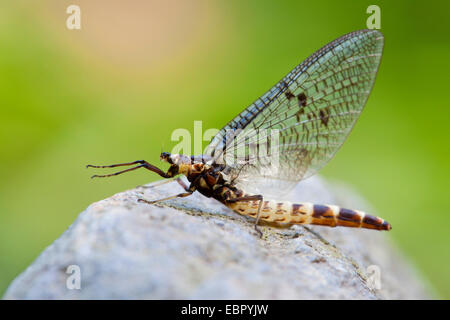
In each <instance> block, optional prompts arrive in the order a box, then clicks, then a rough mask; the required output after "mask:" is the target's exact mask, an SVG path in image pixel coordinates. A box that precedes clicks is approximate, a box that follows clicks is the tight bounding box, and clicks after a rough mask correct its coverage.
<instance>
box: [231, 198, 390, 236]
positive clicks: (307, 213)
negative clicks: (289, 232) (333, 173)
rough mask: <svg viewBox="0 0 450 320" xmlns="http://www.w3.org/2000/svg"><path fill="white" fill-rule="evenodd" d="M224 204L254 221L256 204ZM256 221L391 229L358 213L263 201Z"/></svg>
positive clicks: (381, 221)
mask: <svg viewBox="0 0 450 320" xmlns="http://www.w3.org/2000/svg"><path fill="white" fill-rule="evenodd" d="M226 205H227V206H228V207H229V208H231V209H232V210H234V211H235V212H237V213H239V214H242V215H248V216H251V217H253V218H256V215H257V212H258V206H259V201H248V202H235V203H228V204H226ZM260 219H261V220H264V221H268V222H281V223H292V224H315V225H323V226H329V227H337V226H342V227H352V228H367V229H376V230H391V228H392V227H391V225H390V224H389V223H388V222H386V221H384V220H383V219H381V218H379V217H375V216H371V215H368V214H365V213H364V212H362V211H358V210H351V209H345V208H340V207H338V206H335V205H320V204H312V203H307V202H305V203H291V202H287V201H286V202H277V201H274V200H269V201H263V204H262V207H261V215H260Z"/></svg>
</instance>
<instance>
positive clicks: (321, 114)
mask: <svg viewBox="0 0 450 320" xmlns="http://www.w3.org/2000/svg"><path fill="white" fill-rule="evenodd" d="M383 44H384V38H383V35H382V33H381V32H379V31H377V30H359V31H355V32H351V33H349V34H346V35H344V36H342V37H340V38H338V39H336V40H334V41H332V42H331V43H329V44H327V45H326V46H324V47H323V48H321V49H320V50H318V51H317V52H315V53H314V54H312V55H311V56H310V57H308V58H307V59H306V60H305V61H304V62H303V63H301V64H300V65H298V66H297V67H296V68H294V69H293V70H292V71H291V72H290V73H289V74H288V75H286V76H285V77H284V78H283V79H282V80H281V81H279V82H278V83H277V84H276V85H275V86H273V87H272V88H271V89H270V90H269V91H268V92H266V93H265V94H264V95H262V96H261V97H260V98H259V99H258V100H256V101H255V102H254V103H253V104H251V105H250V106H249V107H248V108H246V109H245V110H243V111H242V112H241V113H240V114H239V115H237V116H236V117H235V118H234V119H232V120H231V121H230V122H229V123H228V124H227V125H226V126H225V127H223V128H222V129H221V130H220V131H219V132H218V133H217V135H216V136H215V137H214V138H213V139H212V140H211V142H210V144H209V145H208V147H207V148H206V149H205V152H204V154H203V155H201V156H186V155H181V154H170V153H168V152H163V153H161V155H160V160H162V161H165V162H168V163H169V164H170V168H169V169H168V171H167V172H164V171H162V170H161V169H159V168H157V167H155V166H153V165H151V164H150V163H148V162H147V161H145V160H139V161H133V162H128V163H120V164H113V165H108V166H93V165H88V166H87V167H93V168H114V167H120V166H132V165H135V166H133V167H131V168H128V169H126V170H122V171H119V172H116V173H112V174H107V175H94V176H93V178H94V177H110V176H115V175H118V174H122V173H125V172H129V171H132V170H136V169H139V168H145V169H148V170H150V171H153V172H155V173H157V174H158V175H160V176H161V177H163V178H175V177H176V176H178V175H185V176H186V177H187V179H188V181H189V182H190V185H189V186H188V185H186V184H185V183H184V182H183V180H181V179H180V178H177V179H175V180H176V181H177V182H178V183H179V184H180V185H181V186H182V187H183V188H184V190H185V192H183V193H180V194H177V195H174V196H171V197H168V198H164V199H159V200H155V201H148V200H145V199H139V201H141V202H145V203H148V204H153V203H156V202H159V201H165V200H169V199H174V198H182V197H187V196H189V195H191V194H192V193H193V192H195V191H198V192H200V193H201V194H203V195H204V196H206V197H212V198H214V199H216V200H218V201H220V202H221V203H223V204H224V205H226V206H227V207H229V208H231V209H232V210H233V211H235V212H237V213H239V214H241V215H248V216H250V217H253V218H255V229H256V230H257V231H258V232H259V233H260V235H262V233H261V231H260V230H259V229H258V227H257V225H258V222H259V221H260V220H264V221H267V222H280V223H288V224H314V225H322V226H329V227H336V226H343V227H356V228H367V229H376V230H390V229H391V225H390V224H389V223H388V222H386V221H384V220H383V219H381V218H379V217H375V216H371V215H368V214H365V213H364V212H362V211H358V210H351V209H345V208H340V207H338V206H335V205H322V204H312V203H290V202H283V201H277V200H268V199H266V197H267V196H268V195H269V194H273V191H274V190H275V191H276V192H278V193H280V192H287V191H289V190H291V189H292V188H293V187H294V186H295V185H296V184H297V183H298V182H299V181H300V180H302V179H305V178H307V177H310V176H311V175H313V174H315V173H316V172H317V171H318V170H320V169H321V168H322V167H323V166H324V165H325V164H326V163H327V162H328V161H329V160H330V159H331V158H332V157H333V156H334V154H335V153H336V152H337V150H338V149H339V147H340V146H341V145H342V144H343V142H344V141H345V139H346V138H347V136H348V134H349V133H350V131H351V130H352V128H353V126H354V124H355V122H356V120H357V119H358V117H359V115H360V113H361V111H362V109H363V107H364V105H365V104H366V101H367V99H368V96H369V94H370V92H371V89H372V87H373V84H374V82H375V78H376V74H377V71H378V67H379V64H380V61H381V56H382V52H383ZM276 192H275V194H276Z"/></svg>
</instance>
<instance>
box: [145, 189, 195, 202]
mask: <svg viewBox="0 0 450 320" xmlns="http://www.w3.org/2000/svg"><path fill="white" fill-rule="evenodd" d="M193 192H194V191H188V192H183V193H180V194H177V195H175V196H171V197H167V198H163V199H158V200H153V201H148V200H145V199H138V202H145V203H148V204H153V203H156V202H161V201H166V200H170V199H175V198H184V197H188V196H190V195H191V194H192V193H193Z"/></svg>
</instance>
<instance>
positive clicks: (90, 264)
mask: <svg viewBox="0 0 450 320" xmlns="http://www.w3.org/2000/svg"><path fill="white" fill-rule="evenodd" d="M334 189H336V190H334ZM334 189H333V188H332V187H331V186H330V185H328V184H326V183H325V182H324V181H323V180H321V179H320V178H318V177H315V178H310V179H308V180H306V181H304V182H302V183H301V184H299V185H298V186H297V188H296V189H295V190H294V191H293V193H292V194H290V195H286V198H291V199H295V200H296V201H297V202H299V201H310V202H316V203H330V204H338V205H341V206H344V207H345V206H346V207H350V208H355V209H362V210H366V211H368V212H373V211H371V210H370V208H368V206H367V204H365V203H364V202H363V201H362V200H361V199H359V198H358V197H357V196H355V194H354V193H352V192H348V191H345V192H344V191H343V190H346V189H345V188H343V187H342V186H340V187H339V188H334ZM333 190H334V191H333ZM337 190H339V192H337ZM179 192H182V189H181V187H180V186H179V185H178V184H177V183H176V182H170V183H168V184H165V185H162V186H158V187H154V188H152V187H150V188H148V187H147V188H136V189H133V190H129V191H125V192H122V193H118V194H116V195H114V196H112V197H111V198H108V199H105V200H102V201H99V202H96V203H94V204H92V205H90V206H89V207H88V208H87V209H86V210H85V211H84V212H82V213H81V214H80V215H79V217H78V218H77V219H76V220H75V222H74V223H73V224H72V225H71V226H70V227H69V228H68V230H66V231H65V232H64V233H63V234H62V235H61V237H60V238H59V239H57V240H56V241H54V242H53V243H52V244H51V245H50V246H49V247H48V248H47V249H45V251H44V252H43V253H42V254H41V255H40V256H39V257H38V258H37V259H36V260H35V261H34V262H33V263H32V264H31V265H30V266H29V267H28V268H27V269H26V270H25V271H24V272H23V273H22V274H21V275H20V276H18V277H17V278H16V279H15V280H14V281H13V283H12V284H11V285H10V287H9V288H8V290H7V292H6V293H5V295H4V297H3V298H4V299H422V298H430V295H429V291H428V288H427V286H426V285H425V284H424V282H423V280H422V279H421V278H420V276H419V275H418V274H417V272H416V271H415V270H414V269H413V268H412V267H411V265H410V264H409V263H408V262H407V261H406V260H405V258H404V257H402V256H401V254H400V253H399V251H398V250H397V249H395V248H394V247H393V245H392V243H391V242H390V241H389V235H388V233H386V232H378V231H372V230H362V229H349V228H326V227H320V226H306V227H304V226H291V227H290V228H273V227H269V226H263V227H261V230H262V231H263V232H264V236H263V238H262V239H260V238H259V236H258V235H257V234H256V232H255V230H254V228H253V223H252V221H251V219H249V218H246V217H242V216H239V215H237V214H235V213H233V212H232V211H231V210H229V209H228V208H226V207H225V206H223V205H222V204H220V203H219V202H217V201H215V200H213V199H208V198H205V197H203V196H202V195H200V194H198V193H194V194H193V195H192V196H190V197H187V198H183V199H176V200H171V201H167V202H165V203H163V204H161V205H160V206H155V205H148V204H144V203H139V202H137V199H138V198H146V199H150V200H153V199H158V198H161V197H166V196H168V195H173V194H176V193H179ZM395 227H396V226H393V231H391V232H395ZM71 265H75V266H77V267H79V271H80V273H79V274H80V280H81V282H80V285H81V288H80V289H69V288H68V287H67V281H68V278H69V277H72V278H71V279H73V276H74V275H76V274H78V273H77V272H75V273H72V274H68V273H67V269H68V267H69V266H71ZM373 279H375V280H377V279H378V280H379V281H378V282H376V281H375V282H371V280H373ZM71 283H74V282H71ZM374 284H375V285H374ZM377 284H380V285H381V288H379V287H378V288H377ZM69 287H70V286H69Z"/></svg>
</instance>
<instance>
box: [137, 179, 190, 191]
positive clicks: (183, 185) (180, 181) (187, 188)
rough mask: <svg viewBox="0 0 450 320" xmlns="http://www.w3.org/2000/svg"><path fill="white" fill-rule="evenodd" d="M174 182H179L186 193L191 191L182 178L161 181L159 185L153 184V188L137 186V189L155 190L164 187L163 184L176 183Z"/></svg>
mask: <svg viewBox="0 0 450 320" xmlns="http://www.w3.org/2000/svg"><path fill="white" fill-rule="evenodd" d="M174 181H176V182H178V184H179V185H180V186H181V187H182V188H183V189H184V190H186V191H187V190H189V187H188V186H187V185H186V184H185V183H184V182H183V180H182V179H181V178H180V177H178V178H175V179H169V180H162V181H159V182H157V183H154V184H152V185H151V186H137V187H136V188H144V189H153V188H156V187H159V186H162V185H163V184H166V183H169V182H174Z"/></svg>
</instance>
